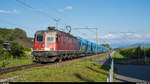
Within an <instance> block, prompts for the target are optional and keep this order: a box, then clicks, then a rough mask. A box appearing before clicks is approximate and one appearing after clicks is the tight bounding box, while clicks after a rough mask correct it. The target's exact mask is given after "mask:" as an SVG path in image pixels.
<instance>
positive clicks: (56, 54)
mask: <svg viewBox="0 0 150 84" xmlns="http://www.w3.org/2000/svg"><path fill="white" fill-rule="evenodd" d="M33 47H34V48H33V52H32V54H33V56H34V58H35V61H36V62H40V63H42V62H55V61H59V62H60V61H62V60H64V59H73V58H77V57H81V56H88V55H94V54H97V53H98V54H99V53H103V52H109V51H110V50H109V48H106V47H104V46H101V45H97V44H96V43H93V42H90V41H88V40H85V39H82V38H81V37H75V36H73V35H71V34H70V33H66V32H63V31H60V30H58V29H55V27H48V30H41V31H37V32H36V33H35V36H34V46H33Z"/></svg>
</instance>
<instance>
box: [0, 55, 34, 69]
mask: <svg viewBox="0 0 150 84" xmlns="http://www.w3.org/2000/svg"><path fill="white" fill-rule="evenodd" d="M32 62H33V59H32V58H29V57H20V58H7V59H5V60H2V59H1V60H0V68H2V67H3V68H7V67H14V66H20V65H25V64H32Z"/></svg>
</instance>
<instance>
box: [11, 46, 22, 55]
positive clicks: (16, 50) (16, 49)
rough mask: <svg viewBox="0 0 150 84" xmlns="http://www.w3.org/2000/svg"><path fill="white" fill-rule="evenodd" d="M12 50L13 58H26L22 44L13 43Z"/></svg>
mask: <svg viewBox="0 0 150 84" xmlns="http://www.w3.org/2000/svg"><path fill="white" fill-rule="evenodd" d="M10 49H11V51H10V53H11V54H12V55H13V57H16V56H17V57H21V56H24V46H23V45H22V44H18V43H12V44H11V46H10Z"/></svg>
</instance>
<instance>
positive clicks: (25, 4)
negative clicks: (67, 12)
mask: <svg viewBox="0 0 150 84" xmlns="http://www.w3.org/2000/svg"><path fill="white" fill-rule="evenodd" d="M16 1H17V2H18V3H20V4H22V5H24V6H26V7H28V8H30V9H31V10H33V11H35V12H39V13H40V14H42V15H43V16H46V17H48V18H50V19H51V20H53V21H55V22H56V27H57V28H58V23H61V24H62V25H66V24H64V23H62V22H60V18H54V17H52V16H51V15H49V14H48V13H46V12H44V11H42V10H39V9H37V8H34V7H32V6H31V5H29V4H27V3H25V2H23V1H21V0H16Z"/></svg>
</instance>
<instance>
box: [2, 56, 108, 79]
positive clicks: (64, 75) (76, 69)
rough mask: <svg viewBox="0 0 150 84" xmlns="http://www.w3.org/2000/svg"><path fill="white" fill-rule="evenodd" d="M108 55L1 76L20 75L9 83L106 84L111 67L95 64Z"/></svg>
mask: <svg viewBox="0 0 150 84" xmlns="http://www.w3.org/2000/svg"><path fill="white" fill-rule="evenodd" d="M105 55H106V54H103V55H101V56H98V57H95V58H91V59H89V60H85V61H81V62H76V63H71V64H64V65H61V66H46V67H34V68H29V69H24V70H21V71H16V72H11V73H8V74H5V75H2V76H0V78H7V77H11V76H16V75H20V74H21V75H20V76H19V77H18V78H15V79H14V80H8V81H9V82H106V79H107V77H108V69H109V66H104V65H101V64H98V63H95V62H93V61H95V60H96V59H100V58H101V57H104V56H105Z"/></svg>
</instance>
